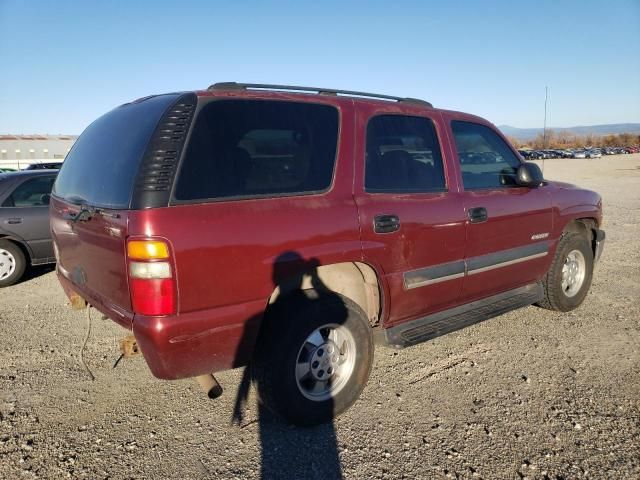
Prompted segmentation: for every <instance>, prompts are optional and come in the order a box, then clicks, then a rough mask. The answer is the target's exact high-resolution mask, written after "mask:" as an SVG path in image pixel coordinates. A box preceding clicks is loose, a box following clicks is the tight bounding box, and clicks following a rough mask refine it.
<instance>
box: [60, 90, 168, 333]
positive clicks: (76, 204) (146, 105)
mask: <svg viewBox="0 0 640 480" xmlns="http://www.w3.org/2000/svg"><path fill="white" fill-rule="evenodd" d="M176 98H178V95H177V94H172V95H160V96H156V97H150V98H146V99H141V100H138V101H136V102H132V103H129V104H125V105H122V106H120V107H118V108H116V109H114V110H112V111H111V112H109V113H107V114H105V115H103V116H102V117H100V118H99V119H97V120H96V121H95V122H93V123H92V124H91V125H90V126H89V127H88V128H87V129H86V130H85V131H84V132H83V133H82V135H81V136H80V137H79V138H78V140H77V141H76V143H75V144H74V146H73V148H72V150H71V152H69V154H68V155H67V158H66V159H65V162H64V165H63V167H62V169H61V171H60V173H59V175H58V178H57V180H56V183H55V185H54V189H53V193H52V201H51V212H50V213H51V230H52V236H53V240H54V248H55V249H56V254H57V257H58V261H59V271H60V272H61V274H62V275H63V276H64V277H66V278H67V279H68V280H70V281H71V282H72V283H73V284H74V288H75V289H77V290H78V293H80V294H81V295H82V296H83V297H85V298H86V299H87V300H88V301H89V302H91V303H93V304H94V305H95V306H96V307H98V308H99V309H100V308H101V307H103V308H102V310H106V312H105V313H108V314H109V315H110V316H112V317H114V316H115V317H117V318H114V319H115V320H120V321H121V323H125V324H126V322H127V321H130V320H131V318H132V317H133V314H132V313H131V299H130V295H129V289H128V283H127V282H128V281H127V265H126V252H125V249H126V237H127V220H128V212H129V208H130V205H131V201H132V200H131V199H132V195H133V190H134V185H135V183H136V178H137V175H138V172H139V170H140V165H141V162H142V159H143V156H144V154H145V151H146V150H147V148H148V145H149V142H150V139H151V137H152V136H153V134H154V131H155V130H156V127H157V126H158V123H159V120H160V119H161V118H162V115H163V114H164V113H165V112H166V111H167V110H168V109H169V108H170V107H171V106H172V105H173V104H174V102H175V101H176ZM126 319H128V320H126Z"/></svg>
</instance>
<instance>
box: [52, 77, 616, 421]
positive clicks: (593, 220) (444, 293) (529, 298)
mask: <svg viewBox="0 0 640 480" xmlns="http://www.w3.org/2000/svg"><path fill="white" fill-rule="evenodd" d="M601 220H602V212H601V199H600V197H599V196H598V195H597V194H596V193H593V192H590V191H588V190H582V189H579V188H577V187H575V186H572V185H569V184H565V183H559V182H551V181H546V180H544V179H543V178H542V175H541V172H540V169H539V168H538V167H537V166H536V165H535V164H529V163H525V162H523V161H522V160H521V158H520V157H519V156H518V154H517V152H516V151H515V150H514V149H513V148H512V147H511V145H509V143H508V142H507V141H506V140H505V138H504V137H503V136H502V135H501V134H500V132H499V131H498V130H497V129H496V128H495V127H494V126H493V125H492V124H490V123H489V122H487V121H486V120H483V119H482V118H479V117H476V116H473V115H468V114H465V113H459V112H452V111H446V110H439V109H435V108H433V107H432V106H431V104H429V103H428V102H425V101H421V100H416V99H410V98H398V97H389V96H383V95H374V94H368V93H362V92H348V91H337V90H329V89H315V88H306V87H286V86H273V85H256V84H237V83H223V84H216V85H213V86H212V87H210V88H209V89H208V90H205V91H197V92H188V93H172V94H167V95H156V96H150V97H146V98H142V99H139V100H136V101H134V102H131V103H128V104H125V105H122V106H120V107H118V108H116V109H114V110H112V111H111V112H109V113H107V114H105V115H104V116H102V117H100V118H99V119H98V120H96V121H95V122H94V123H92V124H91V125H90V126H89V127H88V128H87V129H86V130H85V132H84V133H83V134H82V135H81V136H80V138H79V139H78V141H77V142H76V144H75V145H74V147H73V149H72V150H71V152H70V153H69V155H68V157H67V159H66V161H65V162H64V166H63V167H62V170H61V172H60V174H59V176H58V178H57V181H56V183H55V186H54V192H53V199H52V206H51V227H52V232H53V238H54V246H55V251H56V256H57V259H58V274H59V277H60V281H61V283H62V285H63V287H64V289H65V291H66V292H67V294H68V295H69V297H70V298H71V299H72V300H74V303H76V305H77V304H78V301H80V302H81V303H82V304H84V303H85V302H86V303H88V304H90V305H92V306H93V307H95V308H96V309H98V310H99V311H101V312H102V313H104V314H105V315H107V316H108V317H110V318H112V319H113V320H114V321H116V322H118V323H119V324H120V325H122V326H123V327H124V328H126V329H128V330H132V331H133V334H134V335H135V339H136V340H137V343H138V345H139V347H140V349H141V351H142V354H143V355H144V358H145V359H146V361H147V364H148V365H149V368H150V369H151V371H152V372H153V374H154V375H155V376H156V377H159V378H164V379H177V378H184V377H199V378H200V379H201V380H202V379H206V378H212V377H211V376H210V375H211V373H214V372H217V371H220V370H224V369H230V368H235V367H239V366H242V365H250V366H251V370H247V371H250V372H251V378H252V379H253V380H254V382H255V383H256V384H257V387H258V389H259V397H260V400H261V401H262V402H263V403H264V404H266V405H267V406H268V407H270V408H271V409H272V410H274V411H276V412H277V413H279V414H280V415H282V416H283V417H285V418H286V419H287V420H289V421H291V422H293V423H297V424H307V425H308V424H315V423H319V422H323V421H326V420H328V419H330V418H331V417H332V416H334V415H337V414H339V413H340V412H342V411H344V410H345V409H346V408H348V407H349V406H350V405H351V404H352V403H353V402H354V401H355V400H356V399H357V397H358V396H359V394H360V392H361V391H362V389H363V388H364V386H365V383H366V381H367V378H368V375H369V371H370V368H371V363H372V357H373V345H374V338H376V339H377V340H379V341H380V342H384V343H386V344H390V345H395V346H408V345H413V344H416V343H419V342H422V341H425V340H428V339H431V338H434V337H436V336H438V335H442V334H444V333H447V332H451V331H453V330H456V329H459V328H461V327H464V326H467V325H470V324H472V323H475V322H478V321H481V320H485V319H487V318H490V317H493V316H495V315H498V314H501V313H504V312H506V311H509V310H512V309H515V308H518V307H523V306H526V305H530V304H533V303H537V304H538V305H541V306H544V307H547V308H552V309H555V310H561V311H567V310H571V309H573V308H575V307H577V306H578V305H580V303H582V301H583V300H584V298H585V296H586V294H587V290H588V289H589V286H590V283H591V275H592V271H593V265H594V261H595V260H597V258H598V256H599V255H600V253H601V251H602V246H603V242H604V232H602V231H601V230H600V229H599V227H600V223H601Z"/></svg>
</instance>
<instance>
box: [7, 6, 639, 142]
mask: <svg viewBox="0 0 640 480" xmlns="http://www.w3.org/2000/svg"><path fill="white" fill-rule="evenodd" d="M0 66H1V68H0V133H69V134H73V133H80V132H81V131H82V130H83V129H84V127H85V126H86V125H87V124H88V123H89V122H91V121H92V120H93V119H95V118H96V117H97V116H99V115H101V114H102V113H104V112H105V111H107V110H109V109H111V108H113V107H114V106H117V105H119V104H121V103H124V102H126V101H129V100H132V99H135V98H138V97H142V96H146V95H149V94H152V93H162V92H167V91H178V90H189V89H198V88H205V87H207V86H208V85H209V84H211V83H214V82H216V81H231V80H235V81H245V82H263V83H285V84H294V85H296V84H297V85H312V86H324V87H332V88H344V89H354V90H363V91H371V92H378V93H387V94H394V95H400V96H411V97H418V98H424V99H426V100H429V101H431V102H432V103H433V104H434V105H435V106H438V107H443V108H450V109H455V110H463V111H467V112H471V113H475V114H478V115H481V116H483V117H485V118H487V119H489V120H490V121H492V122H494V123H496V124H498V125H501V124H509V125H513V126H518V127H540V126H542V122H543V114H544V87H545V85H548V86H549V113H548V124H549V125H551V126H575V125H591V124H599V123H623V122H640V0H615V1H611V0H609V1H588V0H582V1H531V2H519V1H515V0H512V1H508V2H498V1H490V0H486V1H473V2H472V1H468V2H467V1H452V2H442V1H438V2H427V1H416V2H409V1H406V2H403V1H396V2H389V1H370V2H348V1H341V2H333V1H329V2H303V1H298V2H266V1H253V2H252V1H244V2H239V1H237V2H232V1H229V2H216V1H213V0H211V1H206V2H204V1H203V2H195V1H194V2H189V1H186V0H185V1H180V2H176V1H175V0H174V1H162V0H156V1H135V2H133V1H129V2H128V1H101V2H93V1H88V2H82V1H66V0H58V1H44V0H42V1H35V0H34V1H19V0H0Z"/></svg>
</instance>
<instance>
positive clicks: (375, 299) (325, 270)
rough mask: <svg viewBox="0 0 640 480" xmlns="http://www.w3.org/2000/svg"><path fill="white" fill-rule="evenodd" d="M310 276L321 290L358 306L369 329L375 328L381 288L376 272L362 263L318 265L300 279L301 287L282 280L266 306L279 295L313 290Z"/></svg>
mask: <svg viewBox="0 0 640 480" xmlns="http://www.w3.org/2000/svg"><path fill="white" fill-rule="evenodd" d="M312 273H313V275H314V276H317V278H318V279H319V280H320V281H321V282H322V286H323V288H327V289H328V290H330V291H332V292H336V293H339V294H340V295H343V296H345V297H347V298H349V299H350V300H352V301H354V302H355V303H357V304H358V306H360V308H362V311H363V312H365V314H366V315H367V318H368V319H369V323H370V324H371V326H375V325H377V324H378V322H379V321H380V310H381V305H382V301H381V293H380V284H379V282H378V277H377V275H376V272H375V270H374V269H373V268H371V267H370V266H369V265H367V264H365V263H361V262H345V263H336V264H333V265H321V266H319V267H317V268H316V270H315V272H309V273H307V274H305V275H304V276H303V280H302V285H300V282H299V279H298V278H296V277H293V278H291V279H288V280H285V281H284V282H281V283H280V284H279V285H278V286H276V288H275V289H274V291H273V292H272V293H271V296H270V297H269V305H271V304H273V303H274V302H275V301H276V299H278V298H279V297H280V296H281V295H286V294H287V293H289V292H291V291H292V290H294V289H297V288H301V289H302V290H309V289H312V288H315V287H314V286H313V285H312Z"/></svg>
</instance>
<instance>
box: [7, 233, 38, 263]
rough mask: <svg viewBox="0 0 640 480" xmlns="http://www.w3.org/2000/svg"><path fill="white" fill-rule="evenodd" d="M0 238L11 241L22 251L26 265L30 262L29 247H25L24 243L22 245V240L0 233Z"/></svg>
mask: <svg viewBox="0 0 640 480" xmlns="http://www.w3.org/2000/svg"><path fill="white" fill-rule="evenodd" d="M0 240H5V241H7V242H11V243H13V244H14V245H15V246H16V247H18V248H19V249H20V250H21V251H22V254H23V255H24V258H25V260H26V261H27V266H29V265H30V264H31V254H30V253H29V249H28V248H27V247H26V245H24V244H23V243H22V242H19V241H17V240H14V239H13V238H10V237H7V236H6V235H0Z"/></svg>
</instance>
